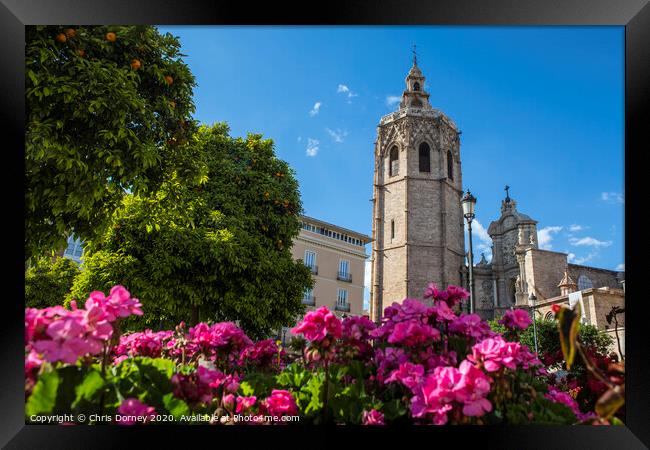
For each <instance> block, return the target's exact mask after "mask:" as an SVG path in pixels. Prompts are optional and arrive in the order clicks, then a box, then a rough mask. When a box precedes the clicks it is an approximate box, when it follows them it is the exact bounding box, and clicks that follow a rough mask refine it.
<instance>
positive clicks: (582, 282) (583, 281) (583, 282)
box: [578, 275, 594, 291]
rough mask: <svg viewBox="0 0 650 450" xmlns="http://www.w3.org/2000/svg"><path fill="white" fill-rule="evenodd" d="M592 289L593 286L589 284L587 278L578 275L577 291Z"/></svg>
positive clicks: (589, 281)
mask: <svg viewBox="0 0 650 450" xmlns="http://www.w3.org/2000/svg"><path fill="white" fill-rule="evenodd" d="M593 287H594V284H593V283H592V282H591V280H590V279H589V277H587V276H585V275H580V276H579V277H578V290H579V291H584V290H585V289H591V288H593Z"/></svg>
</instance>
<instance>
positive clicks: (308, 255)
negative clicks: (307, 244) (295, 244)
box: [305, 250, 318, 273]
mask: <svg viewBox="0 0 650 450" xmlns="http://www.w3.org/2000/svg"><path fill="white" fill-rule="evenodd" d="M305 265H306V266H307V267H309V268H310V269H311V271H312V273H318V266H316V252H312V251H311V250H305Z"/></svg>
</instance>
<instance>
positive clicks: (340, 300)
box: [335, 288, 350, 311]
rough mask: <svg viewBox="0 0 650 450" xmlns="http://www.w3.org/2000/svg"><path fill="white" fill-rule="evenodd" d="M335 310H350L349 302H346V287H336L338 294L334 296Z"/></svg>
mask: <svg viewBox="0 0 650 450" xmlns="http://www.w3.org/2000/svg"><path fill="white" fill-rule="evenodd" d="M335 309H336V310H338V311H350V304H349V303H348V291H347V289H341V288H339V289H338V295H337V297H336V308H335Z"/></svg>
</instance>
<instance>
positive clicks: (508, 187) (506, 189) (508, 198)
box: [504, 184, 510, 203]
mask: <svg viewBox="0 0 650 450" xmlns="http://www.w3.org/2000/svg"><path fill="white" fill-rule="evenodd" d="M509 189H510V186H508V185H507V184H506V187H505V188H504V190H505V191H506V203H510V192H508V190H509Z"/></svg>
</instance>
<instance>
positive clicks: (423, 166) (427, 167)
mask: <svg viewBox="0 0 650 450" xmlns="http://www.w3.org/2000/svg"><path fill="white" fill-rule="evenodd" d="M419 153H420V172H431V149H430V148H429V144H427V143H426V142H423V143H421V144H420V149H419Z"/></svg>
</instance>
